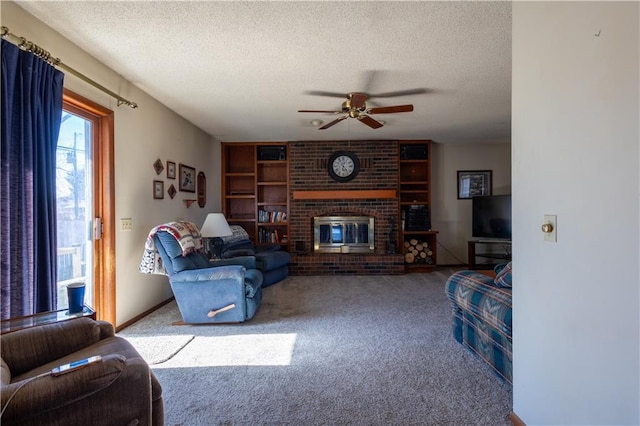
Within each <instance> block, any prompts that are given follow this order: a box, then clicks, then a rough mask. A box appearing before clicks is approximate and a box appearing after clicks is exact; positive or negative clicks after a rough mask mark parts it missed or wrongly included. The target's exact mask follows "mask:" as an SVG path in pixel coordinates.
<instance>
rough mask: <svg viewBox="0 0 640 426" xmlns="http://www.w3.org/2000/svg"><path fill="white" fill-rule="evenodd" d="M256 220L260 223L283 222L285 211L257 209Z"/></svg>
mask: <svg viewBox="0 0 640 426" xmlns="http://www.w3.org/2000/svg"><path fill="white" fill-rule="evenodd" d="M258 220H259V222H260V223H276V222H285V221H286V220H287V213H286V212H281V211H273V212H268V211H266V210H259V211H258Z"/></svg>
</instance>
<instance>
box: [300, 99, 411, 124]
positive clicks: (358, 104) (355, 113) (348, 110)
mask: <svg viewBox="0 0 640 426" xmlns="http://www.w3.org/2000/svg"><path fill="white" fill-rule="evenodd" d="M314 94H315V93H314ZM318 94H322V95H327V93H325V92H319V93H318ZM329 95H330V96H332V95H333V93H331V94H329ZM341 96H342V95H341ZM346 97H347V100H346V101H344V102H343V103H342V108H341V109H340V110H339V111H325V110H310V109H301V110H298V112H315V113H325V114H344V115H343V116H341V117H338V118H336V119H335V120H333V121H332V122H330V123H328V124H325V125H324V126H322V127H320V128H319V129H318V130H325V129H328V128H329V127H331V126H333V125H335V124H338V123H339V122H341V121H342V120H344V119H347V118H355V119H356V120H358V121H360V122H361V123H364V124H366V125H367V126H369V127H371V128H372V129H378V128H380V127H382V126H383V124H382V123H381V122H379V121H378V120H376V119H374V118H371V117H369V115H370V114H371V115H372V114H391V113H396V112H411V111H413V105H410V104H409V105H396V106H386V107H375V108H367V104H366V100H367V98H368V97H369V95H367V94H366V93H362V92H351V93H348V94H347V95H346ZM381 97H382V96H381Z"/></svg>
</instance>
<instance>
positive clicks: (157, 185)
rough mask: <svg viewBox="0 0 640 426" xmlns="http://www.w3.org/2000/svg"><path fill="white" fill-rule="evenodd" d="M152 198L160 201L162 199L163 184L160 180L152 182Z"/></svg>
mask: <svg viewBox="0 0 640 426" xmlns="http://www.w3.org/2000/svg"><path fill="white" fill-rule="evenodd" d="M153 198H154V199H155V200H161V199H163V198H164V182H163V181H161V180H154V181H153Z"/></svg>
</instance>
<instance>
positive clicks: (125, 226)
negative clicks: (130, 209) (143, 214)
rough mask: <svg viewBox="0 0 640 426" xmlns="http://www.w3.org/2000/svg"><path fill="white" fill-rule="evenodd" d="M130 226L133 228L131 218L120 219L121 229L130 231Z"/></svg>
mask: <svg viewBox="0 0 640 426" xmlns="http://www.w3.org/2000/svg"><path fill="white" fill-rule="evenodd" d="M131 228H133V219H131V218H130V217H125V218H121V219H120V230H121V231H131Z"/></svg>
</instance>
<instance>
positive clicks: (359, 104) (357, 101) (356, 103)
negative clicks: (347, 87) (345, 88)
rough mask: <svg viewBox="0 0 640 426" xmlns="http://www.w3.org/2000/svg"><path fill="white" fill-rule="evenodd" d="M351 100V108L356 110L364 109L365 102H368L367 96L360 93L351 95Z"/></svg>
mask: <svg viewBox="0 0 640 426" xmlns="http://www.w3.org/2000/svg"><path fill="white" fill-rule="evenodd" d="M349 97H350V99H351V107H352V108H355V109H361V108H364V102H365V101H366V100H367V95H365V94H364V93H360V92H353V93H349Z"/></svg>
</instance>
